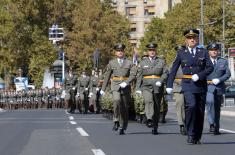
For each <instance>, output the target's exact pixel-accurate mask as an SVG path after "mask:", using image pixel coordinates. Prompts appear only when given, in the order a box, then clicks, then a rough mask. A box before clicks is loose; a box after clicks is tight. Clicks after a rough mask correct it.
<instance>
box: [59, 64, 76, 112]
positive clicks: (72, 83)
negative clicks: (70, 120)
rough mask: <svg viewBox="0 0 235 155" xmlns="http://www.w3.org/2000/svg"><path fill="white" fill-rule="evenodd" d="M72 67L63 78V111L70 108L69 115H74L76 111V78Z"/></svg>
mask: <svg viewBox="0 0 235 155" xmlns="http://www.w3.org/2000/svg"><path fill="white" fill-rule="evenodd" d="M73 70H74V69H73V67H70V68H69V71H68V74H67V75H66V76H65V80H64V90H63V93H62V94H64V96H65V97H64V100H65V106H64V108H65V109H68V108H70V110H68V112H69V113H74V112H75V109H76V104H75V93H76V89H77V88H76V85H77V76H76V75H75V74H74V73H73Z"/></svg>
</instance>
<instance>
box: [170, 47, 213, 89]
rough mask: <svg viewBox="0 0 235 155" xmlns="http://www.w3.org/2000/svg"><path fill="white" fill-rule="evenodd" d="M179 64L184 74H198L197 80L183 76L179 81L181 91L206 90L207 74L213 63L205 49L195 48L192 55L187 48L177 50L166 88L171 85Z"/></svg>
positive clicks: (210, 70)
mask: <svg viewBox="0 0 235 155" xmlns="http://www.w3.org/2000/svg"><path fill="white" fill-rule="evenodd" d="M179 66H181V67H182V71H183V74H184V75H193V74H197V75H198V76H199V80H198V81H197V82H193V81H192V79H186V78H183V79H182V82H181V85H182V91H183V92H185V91H190V92H192V93H202V92H206V91H207V75H209V74H210V73H211V72H212V71H213V64H212V62H211V60H210V58H209V54H208V52H207V50H206V49H203V48H196V54H195V56H194V57H193V56H192V54H190V52H189V51H188V48H186V49H182V50H179V51H178V52H177V55H176V58H175V61H174V62H173V65H172V68H171V71H170V74H169V77H168V80H167V88H172V87H173V82H174V79H175V75H176V73H177V70H178V68H179Z"/></svg>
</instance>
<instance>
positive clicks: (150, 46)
mask: <svg viewBox="0 0 235 155" xmlns="http://www.w3.org/2000/svg"><path fill="white" fill-rule="evenodd" d="M146 48H147V49H155V48H157V44H155V43H150V44H147V45H146Z"/></svg>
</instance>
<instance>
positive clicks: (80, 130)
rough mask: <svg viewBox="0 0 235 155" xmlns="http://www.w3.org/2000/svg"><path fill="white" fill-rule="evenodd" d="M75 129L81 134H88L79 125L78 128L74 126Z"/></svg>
mask: <svg viewBox="0 0 235 155" xmlns="http://www.w3.org/2000/svg"><path fill="white" fill-rule="evenodd" d="M76 129H77V131H78V132H79V133H80V134H81V136H89V135H88V133H87V132H86V131H85V130H83V128H80V127H79V128H76Z"/></svg>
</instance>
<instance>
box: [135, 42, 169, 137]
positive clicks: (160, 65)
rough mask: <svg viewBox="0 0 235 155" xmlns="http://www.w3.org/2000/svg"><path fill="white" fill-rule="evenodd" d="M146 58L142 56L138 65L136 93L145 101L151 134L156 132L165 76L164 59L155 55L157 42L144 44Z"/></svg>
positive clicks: (147, 123)
mask: <svg viewBox="0 0 235 155" xmlns="http://www.w3.org/2000/svg"><path fill="white" fill-rule="evenodd" d="M146 48H147V50H148V58H144V59H143V60H142V61H141V62H140V64H139V67H138V73H137V83H136V93H138V94H142V95H143V97H144V102H145V115H146V117H147V122H146V125H147V126H148V127H149V128H152V127H153V129H152V134H153V135H157V134H158V131H157V129H158V121H159V115H160V104H161V100H162V97H163V96H162V95H163V94H162V93H161V92H160V90H162V89H161V87H162V86H163V82H164V81H165V80H166V78H167V73H168V70H167V67H166V62H165V60H164V59H162V58H159V57H157V55H156V48H157V44H153V43H150V44H148V45H146Z"/></svg>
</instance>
